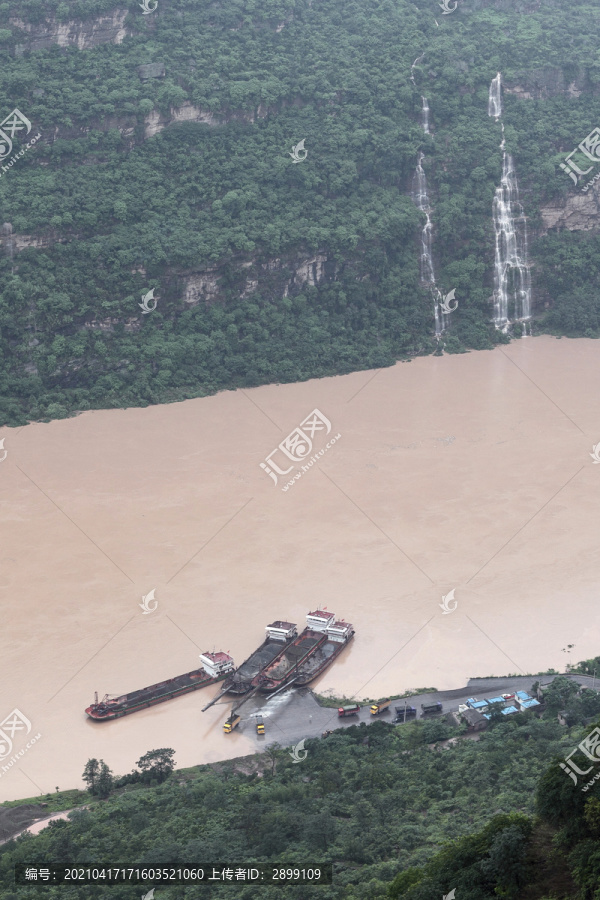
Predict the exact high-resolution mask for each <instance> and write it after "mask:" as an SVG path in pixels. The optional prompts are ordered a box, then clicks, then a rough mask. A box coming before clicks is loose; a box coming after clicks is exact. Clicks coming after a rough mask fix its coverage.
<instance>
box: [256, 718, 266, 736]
mask: <svg viewBox="0 0 600 900" xmlns="http://www.w3.org/2000/svg"><path fill="white" fill-rule="evenodd" d="M256 733H257V734H264V733H265V723H264V720H263V717H262V716H257V717H256Z"/></svg>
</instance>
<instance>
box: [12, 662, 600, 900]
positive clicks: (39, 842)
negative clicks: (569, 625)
mask: <svg viewBox="0 0 600 900" xmlns="http://www.w3.org/2000/svg"><path fill="white" fill-rule="evenodd" d="M569 705H571V709H572V711H574V710H575V709H578V711H579V713H581V712H587V713H588V714H589V713H590V712H592V713H593V714H594V715H595V717H596V718H597V716H598V714H599V712H600V708H599V697H598V694H597V693H596V692H595V691H591V690H589V689H586V688H584V689H582V690H581V691H579V692H578V686H577V685H576V684H574V683H573V682H572V681H570V680H569V679H567V678H565V677H562V676H560V677H558V678H556V679H555V680H554V682H553V683H552V684H551V685H550V686H549V687H546V688H545V689H544V712H543V713H542V715H541V716H536V715H535V714H534V713H532V712H525V713H518V714H515V715H512V716H510V719H509V720H507V719H506V718H505V717H503V716H502V715H501V714H500V713H497V714H494V715H493V716H492V720H491V721H490V724H489V727H488V729H487V731H485V732H483V733H482V734H481V735H480V736H479V740H476V741H475V740H471V739H469V738H468V737H466V738H465V736H464V727H463V726H461V728H458V727H452V726H450V725H448V724H447V723H446V722H445V721H443V720H438V721H431V722H425V723H423V722H422V721H418V722H413V723H410V724H406V725H399V726H396V727H394V726H393V725H389V724H387V723H385V722H380V721H378V722H375V723H374V724H372V725H369V726H367V725H365V724H364V723H361V724H360V725H358V726H357V725H354V726H351V727H349V728H347V729H341V730H338V731H334V732H333V733H331V734H329V736H328V737H326V738H323V739H320V740H307V741H306V746H305V749H306V750H307V751H308V753H307V756H306V758H305V759H304V760H303V761H302V763H301V764H294V762H293V761H292V759H291V754H290V753H289V748H288V749H285V748H281V747H278V746H277V745H272V746H271V747H270V748H269V749H268V751H267V752H266V753H264V754H260V755H258V756H255V757H245V758H243V759H238V760H230V761H227V762H222V763H217V764H214V765H205V766H199V767H196V768H193V769H177V768H173V767H174V766H176V760H174V759H173V751H172V750H169V749H167V748H162V749H160V750H153V751H149V752H148V753H146V754H145V755H144V756H143V757H142V758H141V759H140V760H139V761H138V767H139V768H138V769H136V770H134V772H132V773H131V774H130V775H126V776H122V777H120V778H118V777H116V776H114V775H113V773H112V772H111V771H110V760H107V761H104V760H89V761H88V763H87V765H86V768H85V772H84V773H83V777H84V780H85V781H86V782H87V784H88V786H89V791H88V792H82V791H80V792H77V791H71V792H65V793H64V795H62V796H61V795H58V794H57V795H47V796H46V797H42V798H39V797H38V798H35V800H30V801H19V802H21V803H26V802H30V803H31V802H36V801H39V800H40V799H45V800H47V801H51V803H50V804H49V806H51V809H64V808H65V804H70V806H79V807H82V806H84V805H88V804H89V808H88V809H79V810H76V811H74V812H72V813H71V814H70V816H69V820H68V821H58V822H53V823H51V824H50V825H49V826H48V827H47V828H46V829H45V830H43V831H42V832H41V833H40V834H39V835H37V836H32V835H23V836H22V837H19V838H17V840H16V841H15V840H11V841H9V842H8V843H6V844H4V845H0V897H1V898H2V900H34V898H37V897H39V896H40V888H39V887H35V886H33V885H32V886H16V885H15V883H14V866H15V864H19V863H22V864H26V865H38V866H43V865H46V866H47V865H50V864H56V865H62V864H67V863H69V864H71V863H73V864H74V865H76V866H88V865H101V864H104V865H107V864H108V863H110V862H112V863H113V864H116V863H129V864H134V863H135V864H138V863H139V864H140V865H148V866H149V865H152V866H167V865H171V864H173V865H175V864H178V865H179V864H182V865H184V864H185V865H192V864H194V865H199V864H204V865H210V864H211V863H225V864H231V865H234V864H235V865H237V864H243V863H244V864H248V863H250V862H253V863H256V862H268V863H274V864H278V865H282V866H293V865H308V864H310V865H315V864H317V863H319V864H324V863H332V864H333V865H334V882H333V884H332V885H331V886H327V885H321V886H316V887H313V886H309V887H306V886H303V887H299V886H293V885H291V886H285V887H279V886H278V887H269V886H262V887H261V888H260V896H261V897H264V898H265V900H271V898H273V900H275V898H288V897H289V898H293V897H301V898H302V900H310V898H319V900H334V898H335V900H338V898H339V900H341V898H350V900H354V898H356V900H388V898H391V900H395V898H400V897H402V898H406V900H431V898H436V897H437V898H439V900H441V898H442V896H444V895H446V894H447V893H449V892H450V891H451V890H452V889H454V890H455V891H456V898H457V900H493V898H497V897H505V898H509V900H551V898H552V900H562V898H568V900H586V898H594V897H597V896H599V893H600V788H599V787H598V783H595V784H594V786H593V787H592V788H591V789H590V790H589V791H587V792H584V791H582V790H581V786H582V784H583V783H584V782H585V779H583V781H581V780H580V783H579V785H577V786H575V785H573V783H572V781H571V779H570V778H569V777H568V776H567V775H566V774H565V773H564V772H563V771H562V770H561V768H560V766H559V763H560V762H561V761H562V760H563V759H564V758H565V757H566V756H567V755H568V754H569V753H570V752H571V751H573V750H575V749H576V748H577V745H578V744H579V743H580V742H581V741H582V740H583V739H584V738H585V736H586V735H587V734H588V733H590V732H594V730H595V729H596V719H592V721H590V719H589V715H588V717H587V718H588V724H587V725H581V724H575V725H572V726H564V725H561V724H559V722H558V719H557V712H558V711H561V710H563V709H564V708H565V707H567V706H569ZM452 737H454V738H455V740H454V741H453V742H450V743H446V742H447V740H448V739H449V738H452ZM592 738H593V734H592ZM576 759H577V761H578V764H579V766H580V767H582V766H584V763H585V761H586V760H585V757H583V756H582V755H581V753H579V754H578V756H577V757H576ZM588 765H589V759H588ZM584 769H585V767H584ZM16 805H17V802H16V801H13V802H11V803H6V804H3V805H2V806H1V807H0V811H2V810H3V809H6V808H9V807H14V806H16ZM150 886H151V885H149V884H148V885H147V887H146V890H148V889H149V887H150ZM157 890H159V891H160V895H159V896H161V897H164V898H171V897H172V898H175V897H177V898H180V897H182V896H185V897H204V896H207V897H208V896H210V897H215V898H218V897H232V896H235V897H236V900H246V898H251V897H254V896H256V890H257V889H256V887H255V886H254V887H253V886H250V885H243V884H241V883H238V884H236V885H235V887H232V886H231V885H227V884H225V885H222V884H215V883H213V884H210V885H205V886H194V887H190V886H178V887H175V886H171V887H165V886H164V885H163V886H159V887H157ZM140 893H141V887H138V886H111V887H110V896H111V897H114V898H117V900H120V898H134V897H138V898H139V895H140ZM43 895H44V896H47V897H61V898H62V897H64V896H68V897H72V898H78V897H82V898H83V897H86V898H89V897H91V898H94V897H103V896H107V893H106V888H102V887H99V886H72V887H69V888H66V887H63V886H60V887H59V886H57V887H50V886H49V887H45V888H44V889H43Z"/></svg>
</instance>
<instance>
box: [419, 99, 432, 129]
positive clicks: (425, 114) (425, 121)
mask: <svg viewBox="0 0 600 900" xmlns="http://www.w3.org/2000/svg"><path fill="white" fill-rule="evenodd" d="M421 100H422V101H423V106H422V108H421V125H422V126H423V131H424V132H425V134H430V131H429V103H428V102H427V97H421Z"/></svg>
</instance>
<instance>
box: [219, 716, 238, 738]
mask: <svg viewBox="0 0 600 900" xmlns="http://www.w3.org/2000/svg"><path fill="white" fill-rule="evenodd" d="M240 719H241V716H238V714H237V713H232V714H231V715H230V716H229V718H228V719H227V721H226V722H225V724H224V725H223V731H224V732H225V734H231V732H232V731H233V729H234V728H237V726H238V725H239V724H240Z"/></svg>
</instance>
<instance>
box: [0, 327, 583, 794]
mask: <svg viewBox="0 0 600 900" xmlns="http://www.w3.org/2000/svg"><path fill="white" fill-rule="evenodd" d="M599 384H600V344H598V343H597V342H594V341H593V340H584V339H582V340H566V339H562V340H555V339H553V338H549V337H541V338H534V339H532V338H528V339H524V340H521V341H515V342H513V343H512V344H511V345H510V346H508V347H503V348H502V349H496V350H494V351H489V352H487V351H482V352H473V353H468V354H463V355H457V356H443V357H426V358H419V359H416V360H413V361H412V362H410V363H398V364H397V365H396V366H394V367H393V368H389V369H382V370H381V371H379V372H375V371H370V372H359V373H353V374H351V375H346V376H341V377H335V378H325V379H321V380H315V381H309V382H306V383H302V384H290V385H270V386H266V387H261V388H256V389H252V390H239V391H231V392H223V393H221V394H219V395H218V396H215V397H209V398H204V399H198V400H189V401H186V402H183V403H176V404H171V405H165V406H157V407H149V408H147V409H128V410H111V411H97V412H87V413H84V414H82V415H80V416H77V417H76V418H72V419H67V420H63V421H57V422H52V423H49V424H33V425H29V426H27V427H24V428H21V429H8V428H5V429H2V430H0V438H2V437H3V438H5V450H6V451H7V456H6V459H4V461H2V462H0V486H1V492H2V542H1V546H0V565H1V571H0V587H1V591H2V601H1V602H2V607H1V608H2V636H3V678H2V679H1V681H0V720H2V719H4V718H6V717H10V716H9V714H10V713H11V712H12V711H13V710H14V709H15V708H16V709H18V710H19V711H20V712H21V713H22V714H23V715H24V716H25V717H26V718H27V719H28V720H29V721H30V722H31V732H30V734H29V735H26V734H25V731H22V732H17V733H16V734H15V735H14V739H13V751H12V756H14V753H15V752H18V751H20V750H22V749H24V748H25V752H24V753H23V755H22V756H20V757H16V761H15V762H14V763H13V764H12V766H10V767H8V768H7V769H5V770H3V768H2V766H6V765H7V762H9V761H10V759H11V757H7V758H6V759H4V760H0V799H13V798H17V797H30V796H35V795H37V794H39V793H40V792H44V793H45V792H47V791H51V790H54V788H55V786H58V787H60V788H61V789H66V788H69V787H76V786H80V785H81V784H82V782H81V779H80V776H81V772H82V771H83V767H84V765H85V763H86V761H87V759H88V758H90V757H97V758H103V759H104V760H105V761H106V762H107V763H108V765H109V766H110V767H111V769H113V770H114V771H115V772H116V773H117V774H124V773H126V772H128V771H130V770H131V768H132V767H133V766H134V764H135V762H136V760H137V759H138V758H139V757H140V756H141V755H142V754H143V753H145V752H146V751H147V750H149V749H153V748H157V747H172V748H174V749H175V751H176V757H175V758H176V761H177V764H178V766H190V765H194V764H196V763H201V762H211V761H215V760H218V759H224V758H228V757H234V756H239V755H243V754H245V753H249V752H252V751H253V749H254V745H253V744H252V743H251V741H250V740H249V739H248V738H247V737H246V736H245V735H244V733H243V732H242V733H238V732H234V733H233V734H231V735H229V736H227V735H224V734H223V732H222V722H223V720H224V718H225V717H226V714H227V712H226V710H227V707H225V706H214V707H212V708H211V709H210V710H208V711H207V712H206V713H201V712H200V709H201V707H202V706H203V705H204V703H205V702H207V701H208V699H209V698H210V697H211V696H212V695H213V693H214V691H215V688H214V687H209V688H206V689H203V690H202V691H199V692H197V693H194V694H189V695H187V696H185V697H182V698H180V699H177V700H174V701H170V702H167V703H165V704H162V705H159V706H157V707H155V708H153V709H149V710H144V711H142V712H139V713H136V714H134V715H131V716H128V717H126V718H124V719H121V720H118V721H115V722H105V723H95V722H92V721H91V720H89V719H88V717H87V716H86V715H85V712H84V710H85V707H86V706H88V705H89V704H90V702H92V701H93V698H94V691H98V692H99V694H100V696H102V695H103V694H104V693H110V694H120V693H125V692H127V691H131V690H135V689H137V688H141V687H143V686H145V685H147V684H152V683H154V682H156V681H160V680H162V679H165V678H169V677H172V676H174V675H178V674H180V673H182V672H185V671H189V670H191V669H194V668H197V667H198V666H199V660H198V654H199V653H200V652H201V651H204V650H212V649H217V650H218V649H222V650H227V651H229V652H230V653H231V654H232V656H233V657H234V659H235V660H236V662H238V663H241V662H242V661H243V660H244V659H245V658H246V656H248V655H249V653H250V652H251V651H252V650H253V649H254V648H255V647H256V646H258V644H259V643H260V642H261V641H262V639H263V635H264V627H265V625H266V624H267V623H269V622H271V621H272V620H273V619H279V618H282V619H288V620H291V621H293V622H296V623H298V625H299V627H303V625H304V616H305V615H306V613H307V612H308V611H309V609H313V608H315V607H316V606H317V605H321V606H327V607H328V608H329V609H330V610H333V611H334V612H335V613H336V614H337V615H338V616H340V617H342V616H343V617H344V618H345V619H346V620H347V621H350V622H352V623H353V624H354V626H355V629H356V638H355V640H354V641H353V642H352V644H351V646H350V647H348V648H347V649H346V650H345V651H344V653H343V654H342V655H341V657H340V659H339V660H338V661H336V662H335V663H334V664H333V666H332V667H331V668H330V669H329V670H328V671H327V672H326V673H325V674H324V675H323V676H322V677H321V679H320V681H319V682H317V683H316V685H313V687H316V688H317V690H319V691H320V692H325V691H331V692H333V693H334V694H335V695H336V696H338V695H345V696H347V697H352V696H357V697H359V698H367V697H380V696H383V695H385V694H387V693H399V692H401V691H404V690H406V689H409V688H419V687H434V686H435V687H437V688H439V689H450V688H454V687H459V686H461V685H463V684H465V683H466V681H467V679H468V678H469V677H471V676H477V675H504V674H510V673H516V674H524V673H532V672H536V671H539V670H541V669H544V668H547V667H550V666H552V667H554V668H556V669H559V670H563V669H564V666H565V664H566V663H567V662H568V654H567V652H564V651H563V648H566V647H567V645H568V644H573V645H575V646H574V648H573V649H572V651H571V654H572V655H571V661H573V662H575V661H577V660H579V659H584V658H586V657H589V656H593V655H596V654H598V653H600V606H599V605H598V602H597V597H598V562H599V556H600V551H599V550H598V536H597V535H598V517H599V513H600V499H599V498H600V465H598V466H597V465H595V464H594V462H593V460H592V458H591V456H590V453H591V452H592V448H593V445H594V444H598V443H599V442H600V419H599V416H598V385H599ZM314 409H318V410H320V411H321V413H322V414H323V415H324V416H325V417H326V418H327V419H328V420H329V421H330V422H331V432H330V434H329V435H324V433H323V432H318V431H317V432H315V434H314V447H313V449H312V451H311V457H310V458H312V457H314V456H316V454H317V453H318V452H319V451H320V450H321V449H325V446H326V443H327V442H329V443H330V444H331V446H330V447H329V449H327V450H326V452H325V453H324V454H323V455H322V456H320V457H317V458H316V461H315V462H314V463H313V465H312V466H311V467H310V468H309V469H307V471H306V472H304V473H303V474H302V476H301V477H300V478H299V479H298V480H296V481H295V482H294V483H293V484H292V486H291V487H290V488H289V489H288V490H287V491H283V490H282V489H281V488H282V485H285V483H286V482H285V478H282V477H279V483H278V485H277V486H276V485H275V484H274V482H273V480H272V479H271V477H269V475H268V474H267V473H266V472H265V470H263V469H262V468H261V467H260V463H261V462H265V459H266V457H268V456H269V454H270V453H271V451H273V450H274V449H275V448H276V447H277V445H278V444H279V443H281V442H282V441H283V440H284V439H285V438H286V436H287V435H289V434H290V433H291V432H292V431H293V430H294V429H295V428H296V427H297V426H299V425H300V423H301V422H302V421H303V420H305V419H306V418H307V417H308V416H309V414H310V413H311V412H312V411H313V410H314ZM337 435H340V437H338V438H337V440H336V441H335V442H334V443H331V438H332V437H335V436H337ZM599 449H600V448H599ZM599 455H600V454H599ZM283 458H284V457H283V456H282V455H281V453H280V452H279V453H278V455H277V456H274V457H273V460H272V462H275V463H276V464H277V465H278V466H279V467H280V468H282V460H283ZM290 465H292V463H291V462H290ZM298 471H301V470H300V466H299V465H294V466H293V469H292V471H291V473H290V474H289V475H288V478H291V477H292V476H293V475H294V473H296V472H298ZM152 589H154V590H155V597H156V600H157V601H158V606H157V608H156V610H155V611H154V612H152V613H149V614H143V612H142V609H141V608H140V607H139V605H138V604H139V603H140V602H141V600H142V596H143V595H146V594H147V593H148V592H149V591H151V590H152ZM451 590H454V602H452V601H450V600H448V602H447V605H448V606H449V607H450V608H453V607H454V603H456V604H457V605H456V608H455V609H454V611H453V612H450V613H446V614H444V612H443V610H442V608H441V607H440V604H441V603H442V597H443V596H444V595H447V594H448V593H449V592H450V591H451ZM273 703H275V704H276V703H277V698H275V700H274V701H273ZM3 730H4V731H6V726H3ZM38 734H39V735H41V736H40V737H39V738H37V740H36V741H35V743H34V744H33V745H31V746H30V747H29V748H28V749H27V748H26V743H27V742H28V741H31V738H32V737H34V736H35V735H38Z"/></svg>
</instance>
